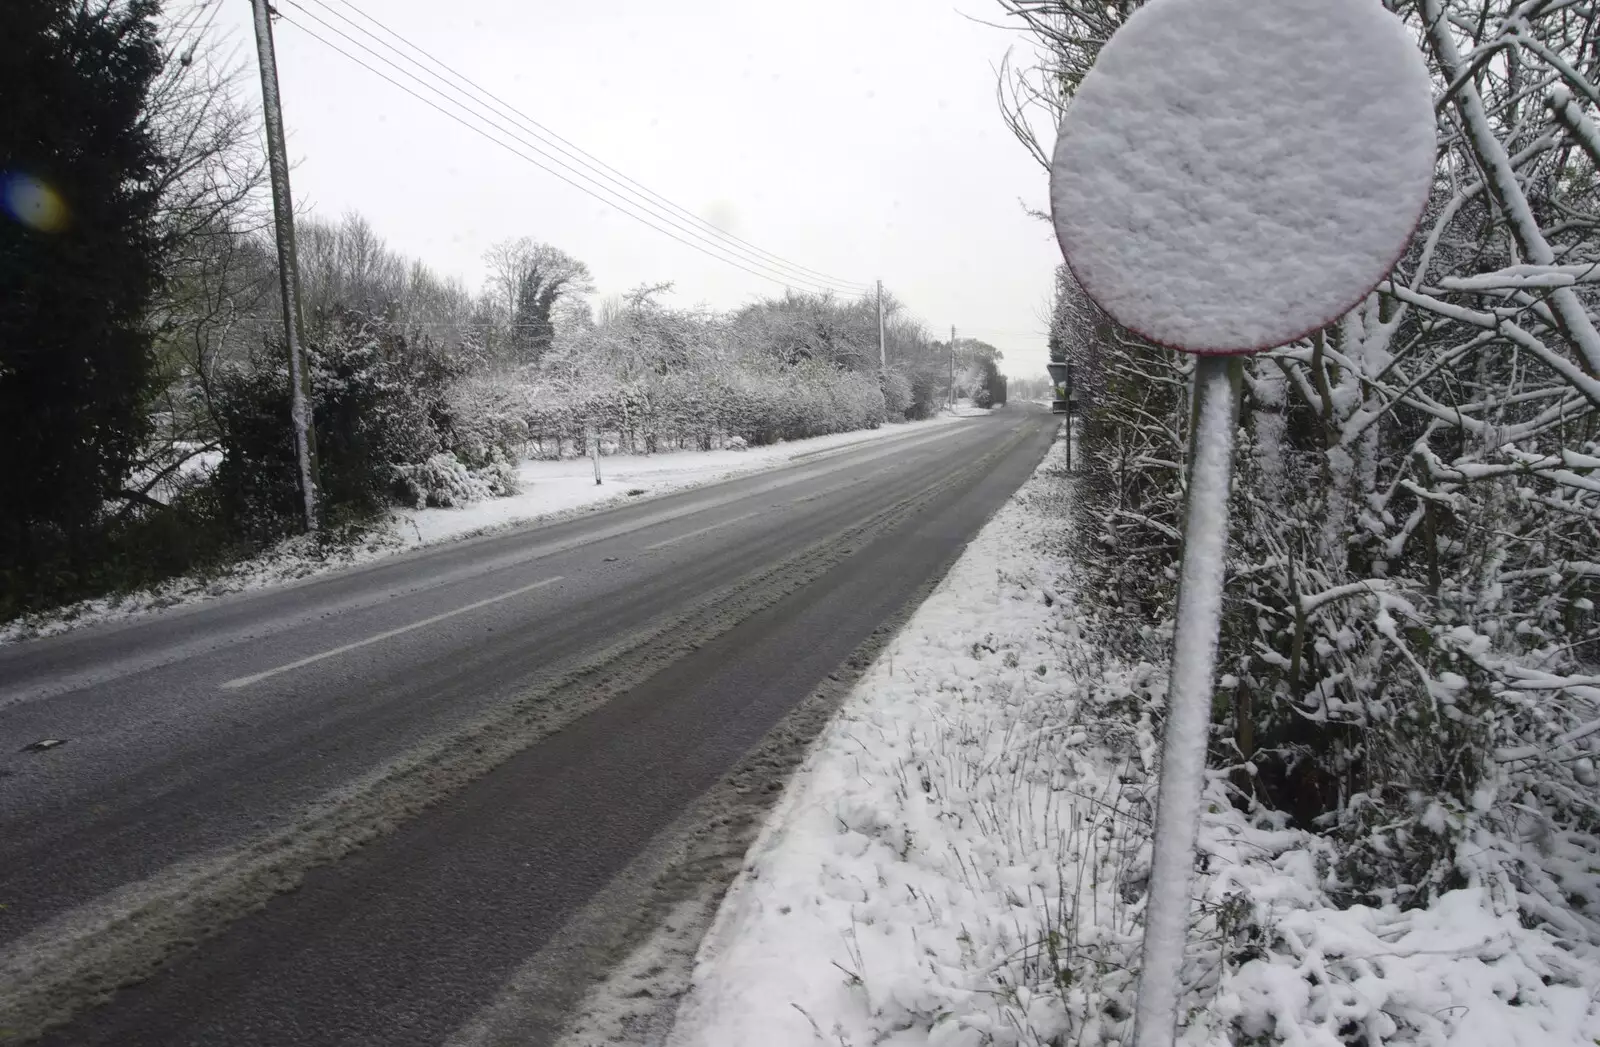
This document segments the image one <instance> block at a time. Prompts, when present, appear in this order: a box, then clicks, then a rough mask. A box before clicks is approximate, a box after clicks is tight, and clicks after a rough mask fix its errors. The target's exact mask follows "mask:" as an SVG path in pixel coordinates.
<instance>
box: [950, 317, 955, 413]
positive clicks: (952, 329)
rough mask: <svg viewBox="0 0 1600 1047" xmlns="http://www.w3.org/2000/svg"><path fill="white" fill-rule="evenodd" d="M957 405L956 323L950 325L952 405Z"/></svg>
mask: <svg viewBox="0 0 1600 1047" xmlns="http://www.w3.org/2000/svg"><path fill="white" fill-rule="evenodd" d="M955 405H956V325H955V324H951V325H950V406H951V407H954V406H955Z"/></svg>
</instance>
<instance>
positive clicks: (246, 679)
mask: <svg viewBox="0 0 1600 1047" xmlns="http://www.w3.org/2000/svg"><path fill="white" fill-rule="evenodd" d="M562 577H563V576H562V575H556V576H555V577H554V578H546V579H544V580H543V581H539V582H533V583H532V584H530V585H524V586H522V587H520V588H517V589H512V590H511V591H510V592H505V593H501V594H500V595H499V596H491V597H489V598H487V599H484V600H477V601H474V602H473V603H469V604H466V605H465V606H462V607H457V608H456V609H455V610H453V611H445V612H443V613H441V614H435V615H430V616H429V617H427V618H424V619H422V620H421V621H417V622H412V623H411V624H410V625H402V626H400V627H399V628H398V629H388V630H385V631H384V632H381V633H377V634H376V635H373V636H369V637H367V638H366V639H365V640H356V641H355V642H354V643H347V644H343V645H341V646H339V647H335V648H332V649H331V650H327V651H323V652H322V653H321V654H313V655H309V656H308V657H305V658H301V659H299V660H297V661H293V662H289V663H287V664H285V665H280V666H278V667H277V668H275V669H267V670H265V671H264V672H259V673H254V674H252V675H250V676H240V677H238V678H236V679H233V680H229V681H227V682H226V683H224V684H223V685H222V686H223V687H224V688H226V689H227V690H238V689H239V688H240V687H249V686H250V685H251V684H253V683H260V682H261V681H262V680H265V679H267V678H268V677H271V676H277V675H278V674H279V673H286V672H288V671H289V670H291V669H299V668H301V667H303V666H307V665H310V664H312V663H313V662H320V661H322V660H323V659H324V658H332V657H334V656H335V655H339V654H344V653H345V652H346V651H353V650H355V649H356V648H357V647H365V646H367V645H368V644H374V643H377V642H379V641H380V640H387V639H389V638H390V637H393V636H399V635H400V634H401V633H409V632H410V631H411V630H413V629H421V628H423V627H424V626H429V625H433V624H435V623H437V622H442V621H444V620H445V619H446V618H454V617H455V616H456V615H458V614H466V613H467V612H468V611H476V610H477V609H478V608H480V607H487V606H489V605H490V604H493V603H499V602H500V601H501V600H509V599H511V598H512V597H513V596H521V595H522V594H523V593H527V592H532V591H533V590H535V589H541V588H543V587H544V586H547V585H554V584H555V583H556V582H559V581H561V579H562Z"/></svg>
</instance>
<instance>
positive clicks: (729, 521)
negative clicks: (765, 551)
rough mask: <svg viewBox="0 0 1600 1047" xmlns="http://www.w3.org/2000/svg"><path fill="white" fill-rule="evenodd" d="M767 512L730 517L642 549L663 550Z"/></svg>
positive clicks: (759, 511) (765, 510)
mask: <svg viewBox="0 0 1600 1047" xmlns="http://www.w3.org/2000/svg"><path fill="white" fill-rule="evenodd" d="M768 511H769V510H767V509H757V510H756V511H755V512H753V513H745V514H744V515H743V516H732V517H729V518H728V519H726V520H722V521H720V522H718V523H714V524H711V525H710V526H709V527H702V528H700V529H699V530H698V531H689V532H687V533H685V534H679V535H674V536H673V537H671V538H663V539H662V540H661V541H659V542H655V543H654V544H651V545H647V546H645V547H644V549H645V552H650V551H651V550H652V549H661V548H664V547H666V546H669V545H676V544H677V543H678V542H683V541H687V540H688V539H690V538H698V537H700V536H701V535H703V534H705V533H706V532H708V531H715V530H717V529H718V528H720V527H728V526H730V525H732V524H736V523H738V522H739V521H741V520H748V519H750V518H751V517H752V516H760V515H761V514H762V513H765V512H768Z"/></svg>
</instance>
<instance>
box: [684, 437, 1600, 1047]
mask: <svg viewBox="0 0 1600 1047" xmlns="http://www.w3.org/2000/svg"><path fill="white" fill-rule="evenodd" d="M1062 451H1063V447H1062V445H1061V444H1060V443H1058V444H1057V445H1056V447H1055V449H1054V450H1053V451H1052V453H1051V455H1050V456H1049V457H1048V458H1047V459H1046V460H1045V462H1044V463H1043V464H1042V465H1041V466H1040V469H1039V471H1038V472H1037V473H1036V474H1035V476H1034V477H1033V479H1031V480H1030V481H1029V483H1028V484H1027V485H1025V486H1024V488H1023V489H1022V490H1021V491H1020V492H1019V493H1018V495H1017V496H1016V497H1015V498H1014V499H1013V500H1012V501H1011V503H1009V504H1008V505H1007V506H1006V507H1005V508H1003V509H1002V510H1001V511H1000V512H999V513H998V514H997V515H996V517H995V518H994V519H993V520H992V521H991V522H990V524H989V525H988V526H987V527H986V528H985V529H984V530H983V532H982V533H981V534H980V535H979V536H978V537H977V538H976V539H975V540H974V541H973V543H972V544H971V545H970V546H969V548H968V549H967V551H966V553H965V555H964V556H963V557H962V558H961V559H960V561H959V562H958V563H957V564H956V565H955V566H954V567H953V568H952V570H951V572H950V574H949V575H948V577H947V578H946V579H945V581H944V582H943V583H942V584H941V586H940V587H939V589H938V590H937V591H936V592H935V593H934V594H933V595H932V596H931V597H930V598H929V599H928V600H927V602H926V603H925V604H924V605H923V606H922V607H921V608H920V609H919V610H918V611H917V613H916V614H915V615H914V616H913V617H912V619H911V620H910V621H909V622H908V624H907V625H906V627H905V628H904V629H903V630H902V632H901V634H900V635H899V636H898V637H897V638H896V639H895V640H894V641H893V642H891V643H890V644H889V646H888V647H887V648H886V649H885V650H884V652H883V654H882V655H881V656H880V657H879V659H878V660H877V662H876V663H875V665H874V666H873V667H872V668H871V669H870V670H869V671H868V672H867V674H866V675H865V676H864V677H863V678H862V680H861V682H860V684H859V685H858V687H857V688H856V690H855V692H854V693H853V695H852V696H851V697H850V699H848V700H847V702H846V703H845V706H844V707H843V709H842V710H841V712H840V713H839V714H838V716H837V717H836V719H835V720H834V722H833V723H831V724H830V725H829V727H828V728H827V729H826V730H825V731H824V733H823V735H822V736H821V737H820V738H819V740H818V742H817V744H816V747H815V749H814V750H813V752H812V754H811V755H810V756H809V757H808V759H807V761H806V763H805V765H804V766H803V768H802V769H801V771H800V772H799V773H798V774H797V775H796V776H795V778H794V779H793V780H792V781H791V783H790V785H789V787H788V790H787V792H786V793H785V795H784V797H783V799H782V800H781V801H780V802H779V804H778V806H777V808H776V809H775V811H774V813H773V815H772V818H771V820H770V822H769V823H768V825H767V827H766V828H765V829H764V830H763V832H762V835H761V837H760V838H759V840H758V841H757V843H756V844H755V846H754V847H753V848H752V849H751V852H750V854H749V856H748V857H747V861H746V866H745V869H744V871H743V873H742V874H741V876H740V878H739V880H738V881H737V882H736V883H735V884H734V886H733V887H732V888H731V889H730V891H729V893H728V896H727V898H726V900H725V901H724V903H723V906H722V909H721V911H720V913H719V914H718V917H717V920H716V923H715V926H714V927H713V929H712V931H711V932H710V934H708V935H707V937H706V939H705V941H704V943H703V944H702V947H701V952H700V955H699V957H698V960H697V966H696V972H695V978H694V986H693V989H692V990H691V992H690V993H689V995H688V996H687V997H686V999H685V1001H684V1003H683V1005H682V1007H681V1008H680V1010H679V1015H678V1021H677V1024H676V1027H675V1029H674V1031H673V1033H672V1036H671V1039H670V1043H672V1044H673V1045H676V1047H700V1045H705V1047H722V1045H727V1047H744V1045H748V1044H753V1043H759V1044H761V1045H762V1047H788V1045H801V1044H805V1045H812V1044H834V1045H844V1047H849V1045H863V1047H864V1045H866V1044H886V1045H894V1047H910V1045H924V1044H927V1045H940V1047H949V1045H970V1047H977V1045H982V1044H1098V1043H1105V1044H1110V1043H1120V1042H1123V1041H1124V1040H1125V1039H1126V1037H1127V1036H1128V1035H1129V1034H1130V1033H1131V1020H1130V1016H1131V1014H1132V1013H1133V994H1134V991H1135V988H1136V984H1137V968H1138V948H1139V940H1140V936H1141V925H1140V917H1141V911H1142V907H1143V903H1144V895H1145V882H1146V878H1147V875H1148V868H1149V829H1150V817H1151V813H1152V804H1153V800H1154V772H1155V767H1154V760H1155V756H1156V751H1157V749H1156V738H1157V731H1156V723H1155V720H1154V719H1153V718H1154V717H1158V716H1159V713H1160V709H1161V701H1162V694H1163V692H1164V683H1163V681H1162V679H1161V673H1160V671H1159V670H1158V669H1157V668H1156V667H1154V666H1151V665H1148V664H1141V665H1121V664H1116V663H1114V662H1112V661H1110V660H1109V659H1108V658H1107V657H1105V656H1104V655H1103V654H1102V653H1101V652H1100V651H1098V650H1097V649H1096V648H1095V647H1094V646H1092V645H1091V644H1090V643H1089V641H1088V637H1089V636H1091V635H1092V629H1093V626H1094V623H1093V622H1091V621H1089V620H1087V619H1086V617H1085V615H1084V613H1083V612H1082V611H1081V610H1080V609H1079V608H1078V606H1077V603H1076V601H1075V600H1074V597H1073V586H1074V574H1075V572H1074V567H1073V564H1072V562H1071V560H1070V558H1069V557H1068V556H1067V555H1066V554H1065V553H1063V552H1062V543H1061V541H1060V535H1061V532H1062V528H1063V527H1064V526H1065V524H1064V519H1065V516H1066V513H1065V509H1066V506H1067V499H1068V487H1069V483H1070V480H1069V479H1068V477H1067V476H1066V475H1065V473H1064V471H1063V470H1062V469H1061V465H1062V460H1061V454H1062ZM1051 536H1054V537H1055V539H1056V540H1055V541H1054V542H1052V541H1051V540H1050V539H1051ZM1236 795H1237V793H1235V792H1233V791H1231V790H1230V788H1229V786H1228V783H1227V780H1226V776H1225V775H1224V774H1222V773H1215V772H1214V773H1213V775H1212V777H1211V780H1210V783H1209V785H1208V788H1207V795H1206V801H1207V802H1206V805H1205V809H1206V814H1205V816H1204V822H1203V825H1202V828H1201V832H1200V852H1201V854H1202V860H1201V875H1200V876H1199V878H1198V880H1197V885H1196V890H1197V894H1198V899H1199V904H1198V906H1197V909H1196V916H1195V919H1194V925H1193V927H1192V929H1191V933H1190V935H1189V943H1190V944H1189V950H1188V953H1187V958H1186V964H1185V977H1186V993H1185V998H1184V1006H1185V1012H1184V1013H1185V1015H1186V1017H1185V1019H1184V1023H1183V1024H1184V1032H1183V1036H1182V1040H1183V1042H1184V1043H1187V1044H1193V1045H1199V1044H1206V1045H1222V1044H1267V1043H1280V1042H1281V1043H1290V1044H1308V1045H1311V1044H1314V1045H1336V1044H1378V1043H1384V1044H1417V1045H1424V1044H1426V1045H1430V1047H1432V1045H1445V1044H1450V1045H1457V1047H1515V1045H1525V1047H1532V1045H1535V1044H1539V1045H1572V1047H1578V1045H1583V1047H1593V1044H1594V1043H1595V1042H1596V1041H1597V1038H1600V1006H1597V999H1596V998H1597V996H1600V924H1597V922H1596V921H1595V920H1594V919H1593V918H1592V917H1590V916H1585V915H1583V913H1582V912H1581V911H1580V910H1581V907H1582V905H1583V904H1584V903H1583V900H1582V898H1581V894H1582V892H1583V891H1585V890H1586V889H1588V890H1592V889H1593V888H1594V887H1595V886H1596V885H1597V884H1600V876H1597V872H1600V858H1597V857H1596V855H1595V854H1594V853H1593V852H1592V851H1590V852H1585V851H1584V850H1583V849H1582V848H1580V847H1578V846H1575V843H1574V841H1570V840H1565V839H1559V838H1550V837H1547V838H1541V837H1540V835H1539V834H1538V832H1537V831H1536V825H1537V817H1536V812H1530V826H1532V827H1535V829H1534V831H1530V832H1529V833H1528V837H1527V840H1526V841H1525V842H1523V841H1513V840H1510V839H1507V838H1505V837H1503V836H1501V837H1492V836H1490V835H1489V834H1488V833H1487V831H1485V832H1484V833H1483V834H1480V836H1479V837H1478V838H1477V839H1475V840H1473V842H1472V844H1471V847H1470V848H1467V849H1464V850H1463V853H1462V854H1461V856H1460V861H1459V866H1460V868H1461V870H1462V876H1461V883H1460V885H1459V886H1457V887H1456V888H1455V889H1453V890H1449V891H1446V892H1443V893H1442V894H1440V896H1439V897H1438V898H1437V899H1436V900H1435V901H1434V902H1433V903H1432V904H1431V905H1430V906H1429V907H1427V908H1425V909H1413V910H1402V909H1400V908H1399V907H1397V906H1382V907H1369V906H1350V907H1341V906H1340V905H1338V904H1337V903H1336V901H1335V900H1334V896H1335V895H1336V893H1337V891H1338V888H1339V883H1338V878H1337V876H1336V874H1335V873H1334V870H1335V869H1336V868H1337V866H1338V862H1339V859H1340V856H1339V855H1337V854H1335V853H1333V851H1332V847H1331V845H1330V844H1329V843H1328V842H1327V841H1325V840H1324V839H1322V838H1320V837H1317V836H1315V835H1313V834H1311V833H1308V832H1304V831H1300V830H1297V829H1293V828H1290V827H1289V826H1288V825H1287V824H1286V821H1285V819H1284V818H1283V816H1281V815H1277V814H1274V813H1272V812H1269V811H1265V810H1259V809H1255V810H1241V809H1239V808H1237V807H1236V806H1235V805H1234V803H1233V797H1235V796H1236ZM1488 802H1489V798H1487V797H1486V798H1485V803H1488ZM1491 857H1492V858H1493V859H1494V860H1491ZM1508 857H1509V858H1510V859H1512V861H1511V862H1508V861H1507V858H1508ZM1515 862H1520V863H1523V864H1524V865H1525V866H1527V867H1529V868H1532V867H1534V866H1539V865H1540V864H1541V863H1542V864H1544V865H1548V866H1549V867H1551V869H1552V871H1553V874H1554V875H1556V876H1557V877H1558V878H1559V879H1560V880H1561V881H1562V882H1563V883H1565V884H1566V885H1568V889H1569V890H1570V891H1572V892H1573V895H1572V897H1573V901H1574V904H1573V905H1572V907H1571V910H1570V911H1565V912H1561V911H1555V910H1552V911H1551V912H1549V913H1547V914H1545V915H1543V916H1542V917H1541V916H1533V915H1530V914H1528V913H1527V912H1519V905H1518V892H1517V889H1516V888H1515V887H1514V886H1513V885H1512V884H1511V883H1510V882H1509V881H1508V878H1507V876H1506V874H1505V873H1504V871H1503V870H1505V869H1507V868H1509V867H1511V864H1513V863H1515Z"/></svg>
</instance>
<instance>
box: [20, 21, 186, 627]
mask: <svg viewBox="0 0 1600 1047" xmlns="http://www.w3.org/2000/svg"><path fill="white" fill-rule="evenodd" d="M157 9H158V6H157V3H156V2H155V0H27V2H25V3H21V4H13V5H9V6H8V7H7V9H6V15H7V18H6V27H5V31H4V32H3V33H0V204H3V209H0V447H3V448H4V449H5V453H4V455H3V456H0V578H3V579H4V586H3V589H4V592H3V596H4V597H5V598H6V599H5V602H15V601H18V600H26V599H27V598H28V597H29V595H30V594H34V593H35V591H36V588H37V586H38V585H39V584H40V580H41V579H43V578H46V577H47V574H46V572H50V574H49V575H48V577H53V578H60V577H61V576H62V575H63V574H68V575H71V574H74V573H81V572H84V571H86V570H88V569H89V568H90V564H91V562H92V561H91V558H92V557H93V555H94V551H93V548H92V543H90V542H89V541H88V540H87V539H88V536H89V535H90V534H91V533H93V530H94V527H95V524H96V523H97V521H98V520H99V518H100V517H101V515H102V513H103V507H104V505H105V503H106V500H107V499H109V498H114V497H116V495H117V492H118V491H119V490H120V489H121V487H122V482H123V479H124V477H125V476H126V474H127V471H128V468H129V463H130V462H131V460H132V459H133V457H134V455H135V454H136V453H137V451H138V449H139V447H140V444H141V441H142V439H143V436H144V433H145V431H146V422H145V413H146V412H145V410H144V406H145V404H144V401H145V399H146V395H147V389H148V386H149V380H150V374H151V366H152V365H151V357H152V349H151V335H150V333H149V331H148V330H147V329H146V327H145V325H144V320H145V313H146V309H147V306H148V304H149V301H150V298H151V294H152V292H153V290H154V289H155V287H156V285H157V280H158V271H157V264H156V250H157V242H156V231H155V228H154V221H153V219H154V212H155V207H156V202H157V193H156V189H155V185H154V181H155V177H154V176H155V173H156V167H157V163H158V154H157V150H156V148H155V145H154V143H153V140H152V137H151V133H150V129H149V127H148V126H147V124H146V121H145V119H144V117H145V110H146V105H147V100H148V96H149V92H150V87H151V84H152V81H153V80H154V79H155V77H156V76H157V74H158V73H159V72H160V70H161V66H162V58H161V53H160V49H159V47H158V44H157V30H156V26H155V15H156V12H157Z"/></svg>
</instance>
